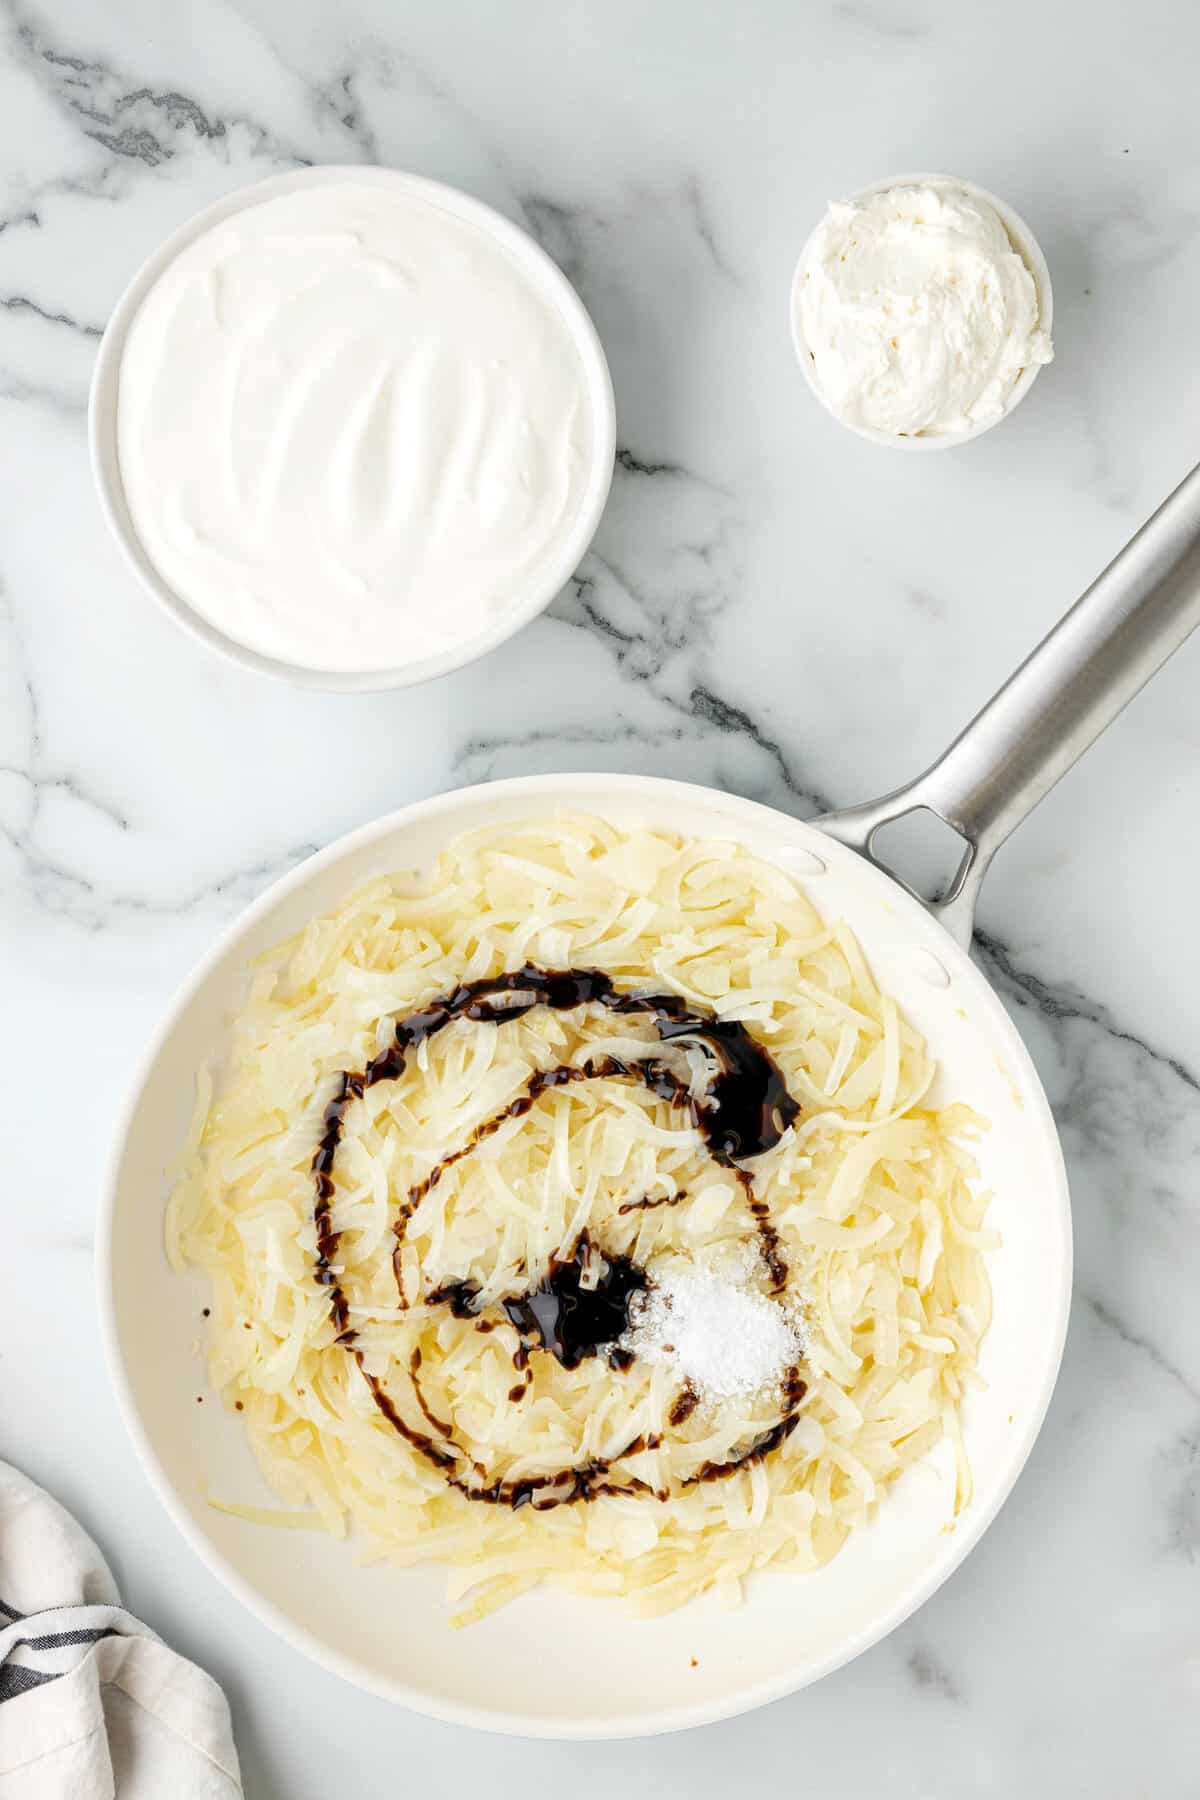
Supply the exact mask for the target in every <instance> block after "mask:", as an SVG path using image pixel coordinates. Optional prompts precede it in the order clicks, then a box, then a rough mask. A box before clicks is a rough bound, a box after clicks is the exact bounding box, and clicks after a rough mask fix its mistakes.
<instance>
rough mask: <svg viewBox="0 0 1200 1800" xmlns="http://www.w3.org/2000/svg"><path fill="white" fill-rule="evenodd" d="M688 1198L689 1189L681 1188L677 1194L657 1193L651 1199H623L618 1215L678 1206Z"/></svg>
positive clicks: (623, 1215) (622, 1215)
mask: <svg viewBox="0 0 1200 1800" xmlns="http://www.w3.org/2000/svg"><path fill="white" fill-rule="evenodd" d="M686 1199H687V1189H686V1188H680V1189H679V1192H678V1193H676V1194H657V1195H656V1196H655V1197H654V1198H653V1199H650V1200H623V1201H622V1202H621V1204H620V1206H618V1208H617V1217H618V1218H619V1219H623V1218H625V1216H626V1215H627V1214H628V1213H635V1212H653V1211H654V1210H655V1208H656V1207H659V1206H678V1205H679V1202H680V1201H681V1200H686Z"/></svg>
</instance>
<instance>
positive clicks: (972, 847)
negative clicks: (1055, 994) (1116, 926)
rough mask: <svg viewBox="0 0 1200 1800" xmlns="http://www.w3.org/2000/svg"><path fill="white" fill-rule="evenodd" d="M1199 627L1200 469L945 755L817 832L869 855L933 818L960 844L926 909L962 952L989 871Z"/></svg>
mask: <svg viewBox="0 0 1200 1800" xmlns="http://www.w3.org/2000/svg"><path fill="white" fill-rule="evenodd" d="M1197 625H1200V466H1198V467H1197V468H1195V469H1193V470H1192V472H1191V474H1190V475H1188V476H1187V477H1186V478H1185V479H1184V480H1183V481H1182V482H1180V484H1179V486H1178V487H1177V488H1176V489H1175V492H1174V493H1173V494H1172V495H1171V496H1170V498H1169V499H1167V500H1164V502H1163V504H1162V505H1161V506H1160V507H1159V509H1158V511H1157V512H1156V513H1155V514H1154V516H1153V518H1151V519H1148V520H1147V521H1146V523H1145V525H1143V526H1142V529H1141V530H1140V531H1139V532H1138V534H1137V536H1136V537H1134V538H1131V539H1130V541H1129V543H1128V544H1126V546H1125V548H1124V549H1123V550H1122V551H1121V552H1120V554H1119V555H1118V556H1116V557H1114V559H1113V561H1112V562H1110V563H1109V565H1108V567H1107V569H1105V571H1104V573H1103V574H1102V575H1100V576H1098V577H1097V578H1096V580H1095V581H1094V582H1093V583H1092V585H1091V587H1090V588H1088V590H1087V592H1086V593H1085V594H1084V595H1083V596H1082V598H1081V599H1079V600H1077V601H1076V602H1075V605H1074V606H1073V607H1072V608H1071V610H1070V612H1069V613H1067V614H1066V615H1065V617H1063V618H1062V619H1061V620H1060V621H1059V623H1058V624H1057V625H1056V626H1055V627H1054V630H1053V631H1052V632H1050V634H1049V636H1048V637H1045V638H1043V640H1042V642H1041V643H1040V644H1039V645H1038V647H1037V649H1036V650H1034V651H1033V653H1032V654H1031V655H1030V656H1028V657H1026V659H1025V661H1024V662H1023V663H1022V664H1021V666H1020V668H1019V669H1018V670H1017V672H1016V674H1015V675H1013V676H1011V677H1010V679H1009V680H1008V681H1007V682H1005V684H1004V686H1003V687H1002V688H1001V689H1000V691H999V693H998V694H996V696H995V697H994V698H993V699H991V700H989V701H988V703H987V705H986V706H985V707H984V708H983V710H982V711H981V712H979V713H977V714H976V716H975V718H974V719H972V721H971V723H970V724H969V725H968V726H967V728H966V730H965V731H964V732H962V733H961V735H960V736H959V737H957V738H956V739H955V740H954V742H953V743H952V744H951V746H950V748H949V749H948V750H947V751H946V753H945V754H944V755H943V756H942V757H940V758H939V760H938V761H937V762H935V763H934V764H933V766H932V767H931V768H929V769H926V771H925V773H924V774H923V775H919V776H918V777H917V779H916V780H915V781H913V782H910V783H909V785H908V786H907V787H902V788H897V790H896V792H895V793H893V794H886V795H885V796H884V797H883V799H882V800H875V801H868V802H867V804H865V805H863V806H851V807H847V808H845V809H844V810H843V811H839V812H832V813H826V814H825V815H824V816H823V817H822V818H819V819H814V820H813V824H814V825H817V826H819V828H820V829H821V830H822V831H825V832H828V834H829V836H830V837H833V838H836V839H837V840H838V841H839V843H843V844H848V845H849V846H850V848H851V849H853V850H858V851H860V852H861V853H862V854H863V855H864V856H866V857H868V858H869V859H870V860H871V861H872V862H874V863H876V864H877V866H878V867H880V868H882V869H884V870H885V871H886V872H887V873H888V874H894V871H893V870H891V869H889V868H888V867H887V864H886V863H885V862H883V861H882V859H881V858H879V857H877V856H876V855H874V853H873V851H872V840H873V839H874V836H875V833H876V832H877V831H878V830H879V828H880V826H881V825H886V824H889V823H890V822H891V821H892V820H894V819H901V818H903V817H904V816H905V814H907V813H911V812H914V811H916V810H917V809H918V808H919V807H927V808H928V809H929V811H930V812H933V813H936V814H937V816H938V818H940V819H942V820H943V821H944V822H945V823H946V824H947V825H949V826H951V827H952V828H953V829H954V830H955V831H956V832H957V833H958V834H959V836H960V837H961V838H962V840H963V856H962V861H961V862H960V863H959V866H958V869H957V872H956V873H955V876H954V879H953V881H952V882H951V884H950V888H949V891H948V892H947V893H946V894H945V895H944V896H943V898H942V899H940V900H936V901H929V902H927V903H926V904H927V905H928V907H929V910H930V912H931V913H932V914H933V915H934V917H935V918H937V919H940V921H941V923H942V924H943V925H944V926H945V927H946V929H947V931H948V932H949V933H950V935H951V936H952V937H953V938H955V939H956V940H957V942H958V943H960V944H961V945H962V946H963V947H964V949H965V948H967V947H968V946H969V944H970V942H971V934H972V931H973V929H974V923H975V902H976V900H977V899H978V896H979V888H980V884H981V883H982V881H983V878H984V875H985V874H986V873H987V868H988V864H989V863H990V862H991V860H992V857H993V856H994V855H995V853H996V851H997V850H998V849H999V848H1000V845H1001V844H1002V843H1003V842H1004V840H1005V838H1007V837H1008V835H1009V833H1010V832H1012V831H1015V829H1016V827H1017V826H1018V825H1019V824H1020V823H1021V821H1022V819H1024V818H1025V817H1026V816H1027V815H1028V814H1029V813H1031V812H1032V811H1033V809H1034V807H1035V806H1036V805H1037V803H1038V801H1039V800H1041V799H1043V798H1044V796H1045V795H1046V794H1048V793H1049V792H1050V789H1051V788H1052V787H1053V786H1054V784H1055V782H1056V781H1057V780H1058V779H1059V777H1060V776H1061V775H1065V774H1066V772H1067V770H1068V769H1069V768H1070V767H1071V766H1072V764H1073V763H1075V762H1076V761H1077V760H1078V758H1079V757H1080V756H1082V755H1083V752H1084V751H1085V750H1086V749H1088V747H1089V746H1090V745H1091V744H1092V743H1094V742H1095V740H1096V738H1098V737H1099V735H1100V733H1101V732H1102V731H1103V730H1104V729H1105V727H1106V726H1107V725H1109V724H1110V723H1111V722H1112V720H1113V719H1115V718H1116V716H1117V714H1118V713H1119V712H1120V711H1121V709H1122V707H1124V706H1126V705H1127V704H1128V702H1129V701H1130V700H1132V699H1133V696H1134V695H1135V694H1136V693H1137V692H1138V690H1139V689H1140V688H1141V687H1143V686H1144V684H1145V683H1146V682H1147V681H1149V679H1150V677H1151V676H1152V675H1154V674H1156V673H1157V671H1158V670H1159V669H1160V668H1161V667H1162V665H1163V663H1165V662H1166V660H1167V658H1168V657H1169V656H1171V655H1172V654H1173V652H1174V651H1176V650H1178V648H1179V646H1180V644H1182V642H1183V640H1184V639H1185V638H1186V637H1187V636H1188V633H1189V632H1191V631H1193V630H1194V629H1195V627H1196V626H1197Z"/></svg>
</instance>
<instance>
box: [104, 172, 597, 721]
mask: <svg viewBox="0 0 1200 1800" xmlns="http://www.w3.org/2000/svg"><path fill="white" fill-rule="evenodd" d="M91 424H92V440H93V453H94V457H95V462H96V470H97V476H98V480H99V485H100V490H101V496H102V499H103V501H104V502H105V504H106V509H107V511H108V514H109V517H110V520H111V522H112V523H113V525H114V528H115V530H116V531H117V535H118V538H119V539H120V540H121V542H122V544H123V546H124V547H125V548H126V550H127V551H128V552H129V554H130V555H131V556H132V558H133V560H134V563H135V566H136V567H137V568H138V571H139V573H140V574H141V575H142V576H143V578H144V579H145V580H147V582H148V584H149V585H150V586H151V587H152V589H153V590H154V591H155V592H156V593H157V594H158V596H159V598H161V599H163V600H164V601H165V602H166V603H167V604H168V606H169V607H170V608H171V610H172V611H173V612H174V613H175V615H176V616H177V617H179V618H181V619H182V620H183V622H184V623H186V624H189V625H191V626H192V628H193V629H198V630H199V631H200V632H201V635H203V636H206V637H207V638H208V639H209V641H210V642H215V643H217V644H218V645H219V646H220V647H221V648H223V649H225V650H227V651H230V652H231V653H233V654H234V655H235V656H239V657H240V659H241V660H243V661H249V662H251V663H253V664H254V665H255V666H257V667H261V668H266V669H268V670H271V671H272V672H275V673H280V674H285V675H290V676H292V677H293V678H295V679H299V680H306V681H310V682H312V683H315V684H318V685H326V686H335V687H337V686H341V687H381V686H398V685H405V684H407V683H409V682H412V681H418V680H422V679H425V678H427V677H429V676H432V675H437V674H442V673H444V672H446V671H447V670H448V669H451V668H454V667H457V666H459V665H460V664H461V663H463V662H466V661H468V660H471V659H472V658H473V657H475V656H478V655H480V654H482V653H483V652H484V651H485V650H487V649H489V648H491V647H492V646H493V645H494V644H496V643H499V642H500V641H502V640H503V639H504V638H506V637H508V636H510V635H511V634H512V632H514V631H515V630H517V629H518V628H519V627H520V626H521V625H522V624H524V623H525V622H526V621H527V620H528V619H529V618H531V617H533V616H534V614H535V613H537V612H538V611H540V610H541V609H542V607H544V606H545V605H546V604H548V602H549V601H550V600H551V599H552V598H553V596H554V595H555V593H557V591H558V590H559V589H560V588H561V587H562V585H563V584H564V582H565V581H566V580H567V579H568V578H569V576H570V575H571V574H572V573H573V571H574V569H575V567H576V566H577V564H578V562H579V560H580V558H581V556H582V555H583V553H584V551H585V550H586V548H587V545H588V543H589V541H590V539H591V536H592V534H593V532H594V530H595V527H596V524H597V523H598V521H599V517H600V514H601V512H602V510H603V506H604V502H605V499H606V497H607V493H608V486H609V482H610V479H611V474H612V461H613V440H614V422H613V404H612V388H611V383H610V382H609V378H608V370H607V366H606V364H605V361H604V355H603V351H602V350H601V348H600V344H599V341H598V339H597V338H596V334H595V331H594V329H593V328H592V325H591V322H590V320H589V319H588V317H587V314H586V313H585V311H584V309H583V306H582V304H581V303H580V301H579V299H578V297H577V296H576V295H575V293H574V291H573V290H572V289H571V287H570V285H569V284H568V283H567V281H566V280H565V278H564V277H563V276H562V275H561V274H560V272H559V271H558V270H557V269H556V268H555V267H554V265H553V264H552V263H551V262H550V261H549V259H548V258H547V257H546V256H544V254H543V253H542V251H540V250H539V249H538V248H537V246H536V245H535V244H533V243H532V241H531V240H530V239H528V238H527V237H526V236H525V235H524V233H522V232H520V231H519V230H517V228H516V227H514V226H512V225H510V224H509V223H508V222H507V221H506V220H503V219H501V218H500V217H499V216H498V215H497V214H495V213H493V212H491V211H490V209H489V208H487V207H484V206H482V205H480V204H479V203H478V202H476V201H473V200H470V199H468V198H467V197H466V196H465V195H461V194H458V193H457V192H456V191H455V190H453V189H449V188H443V187H440V186H439V185H438V184H436V183H433V182H428V181H424V180H420V179H418V178H416V177H412V176H408V175H403V174H400V173H398V172H396V171H392V170H356V169H325V170H312V171H303V172H301V173H299V174H297V175H291V176H285V177H282V178H280V179H277V180H273V181H268V182H265V183H262V184H259V185H258V186H257V187H255V188H251V189H249V190H247V191H244V192H243V193H242V194H240V195H234V196H232V197H231V199H230V200H227V201H223V202H221V203H220V204H219V205H218V206H217V207H216V208H212V209H210V210H209V212H208V213H206V214H202V215H201V216H200V217H199V218H198V219H196V220H193V221H192V222H191V224H190V225H189V226H186V227H185V228H184V230H183V232H182V233H180V234H178V235H177V237H176V238H175V239H173V240H172V241H171V242H170V243H168V244H167V245H166V246H164V249H163V251H162V252H160V254H159V256H158V257H157V258H155V259H153V260H152V262H151V263H150V264H148V265H147V266H146V268H145V269H143V271H142V272H141V274H140V275H139V276H138V278H137V280H136V281H135V283H134V285H133V287H132V288H131V289H130V291H129V293H127V294H126V296H125V297H124V299H123V300H122V302H121V303H120V305H119V307H118V309H117V313H116V314H115V315H114V318H113V321H112V324H111V325H110V327H109V331H108V333H107V334H106V342H105V344H104V345H103V346H102V349H101V356H100V360H99V363H98V366H97V374H96V379H95V382H94V385H93V400H92V420H91Z"/></svg>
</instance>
